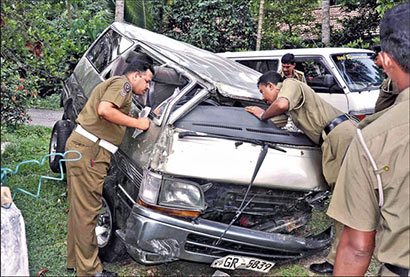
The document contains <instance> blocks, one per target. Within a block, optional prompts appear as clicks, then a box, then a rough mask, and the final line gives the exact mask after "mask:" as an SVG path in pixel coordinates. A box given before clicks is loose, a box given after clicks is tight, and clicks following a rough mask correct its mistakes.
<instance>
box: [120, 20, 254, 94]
mask: <svg viewBox="0 0 410 277" xmlns="http://www.w3.org/2000/svg"><path fill="white" fill-rule="evenodd" d="M113 27H114V28H116V29H117V30H118V31H119V32H121V33H123V34H124V35H126V36H127V37H129V38H131V39H133V40H137V41H139V42H141V43H143V44H145V45H148V46H149V47H150V48H152V49H153V50H155V51H157V52H159V53H160V54H162V55H164V56H166V57H167V58H168V59H170V60H172V61H173V62H175V63H176V64H178V65H179V66H181V67H183V68H184V69H187V70H189V71H190V72H192V73H194V74H197V75H199V76H200V77H201V78H203V79H205V80H207V81H208V82H210V83H212V84H213V85H214V86H215V87H216V88H217V90H218V92H219V93H220V94H222V95H223V96H225V97H230V98H236V99H244V100H255V99H257V100H262V96H261V93H260V92H259V90H258V88H257V85H256V84H257V81H258V78H259V77H260V76H261V74H260V73H259V72H257V71H255V70H252V69H250V68H248V67H245V66H243V65H240V64H238V63H236V62H234V61H231V60H229V59H226V58H223V57H221V56H218V55H216V54H213V53H211V52H209V51H206V50H202V49H199V48H197V47H195V46H192V45H189V44H187V43H184V42H181V41H177V40H174V39H172V38H169V37H166V36H164V35H160V34H157V33H153V32H150V31H148V30H145V29H141V28H138V27H136V26H134V25H131V24H127V23H120V22H116V23H114V24H113Z"/></svg>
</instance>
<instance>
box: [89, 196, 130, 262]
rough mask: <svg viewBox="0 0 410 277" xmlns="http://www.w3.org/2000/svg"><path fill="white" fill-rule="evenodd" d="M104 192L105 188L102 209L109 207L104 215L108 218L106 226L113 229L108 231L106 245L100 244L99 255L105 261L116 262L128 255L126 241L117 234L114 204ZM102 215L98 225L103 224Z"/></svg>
mask: <svg viewBox="0 0 410 277" xmlns="http://www.w3.org/2000/svg"><path fill="white" fill-rule="evenodd" d="M104 194H107V193H104V190H103V197H102V199H101V201H102V209H101V210H103V209H104V208H105V209H108V210H106V212H105V215H104V216H103V217H104V218H105V220H106V222H105V228H107V227H108V226H111V230H109V231H108V232H109V237H108V238H106V240H105V241H104V242H105V243H106V244H105V245H104V246H101V245H98V256H99V257H100V259H101V261H103V262H108V263H114V262H119V261H121V260H124V259H125V258H126V257H127V256H128V254H127V249H126V247H125V245H124V243H123V242H122V241H121V239H120V238H119V237H117V236H116V235H115V230H116V229H117V226H116V224H115V221H114V214H113V207H112V204H111V203H110V198H109V197H105V198H104ZM106 196H107V195H106ZM100 217H101V214H100V216H99V219H98V220H97V226H101V225H102V224H101V219H100ZM108 220H109V222H108ZM107 240H108V242H107ZM97 241H98V240H97Z"/></svg>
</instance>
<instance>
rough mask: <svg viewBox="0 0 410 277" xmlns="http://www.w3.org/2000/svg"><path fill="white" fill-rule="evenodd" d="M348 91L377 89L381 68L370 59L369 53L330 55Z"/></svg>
mask: <svg viewBox="0 0 410 277" xmlns="http://www.w3.org/2000/svg"><path fill="white" fill-rule="evenodd" d="M332 59H333V61H334V63H335V64H336V66H337V68H338V70H339V71H340V74H341V75H342V77H343V79H344V80H345V82H346V84H347V86H348V87H349V90H350V91H364V90H372V89H377V88H378V87H379V86H380V84H381V83H382V81H383V75H382V73H381V70H380V69H378V67H377V66H376V65H375V63H374V62H373V60H372V59H371V53H344V54H337V55H332Z"/></svg>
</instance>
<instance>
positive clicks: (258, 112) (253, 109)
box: [245, 106, 265, 119]
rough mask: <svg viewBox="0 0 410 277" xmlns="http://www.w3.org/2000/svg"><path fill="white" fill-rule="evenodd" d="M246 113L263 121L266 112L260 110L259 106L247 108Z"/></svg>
mask: <svg viewBox="0 0 410 277" xmlns="http://www.w3.org/2000/svg"><path fill="white" fill-rule="evenodd" d="M245 111H247V112H249V113H251V114H253V115H254V116H256V117H257V118H259V119H262V115H263V113H264V112H265V111H264V110H263V109H262V108H259V107H257V106H247V107H245Z"/></svg>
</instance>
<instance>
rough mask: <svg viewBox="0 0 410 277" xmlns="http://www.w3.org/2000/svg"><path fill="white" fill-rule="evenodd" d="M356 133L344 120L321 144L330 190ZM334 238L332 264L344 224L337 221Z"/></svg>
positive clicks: (352, 124) (353, 126)
mask: <svg viewBox="0 0 410 277" xmlns="http://www.w3.org/2000/svg"><path fill="white" fill-rule="evenodd" d="M355 135H356V125H355V123H353V122H352V121H350V120H346V121H344V122H342V123H340V124H339V125H337V126H336V127H335V128H334V129H333V130H332V131H330V133H329V134H328V136H327V137H326V138H324V141H323V144H322V167H323V175H324V176H325V179H326V181H327V183H328V184H329V186H330V188H331V190H332V191H333V190H334V186H335V183H336V179H337V176H338V175H339V170H340V167H341V166H342V161H343V158H344V156H345V153H346V151H347V148H348V147H349V145H350V142H351V141H352V139H353V137H354V136H355ZM333 226H334V238H333V243H332V247H331V249H330V252H329V255H327V257H326V260H327V262H329V263H331V264H332V265H334V264H335V260H336V250H337V246H338V245H339V241H340V237H341V236H342V231H343V227H344V225H343V224H341V223H340V222H338V221H334V222H333Z"/></svg>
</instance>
